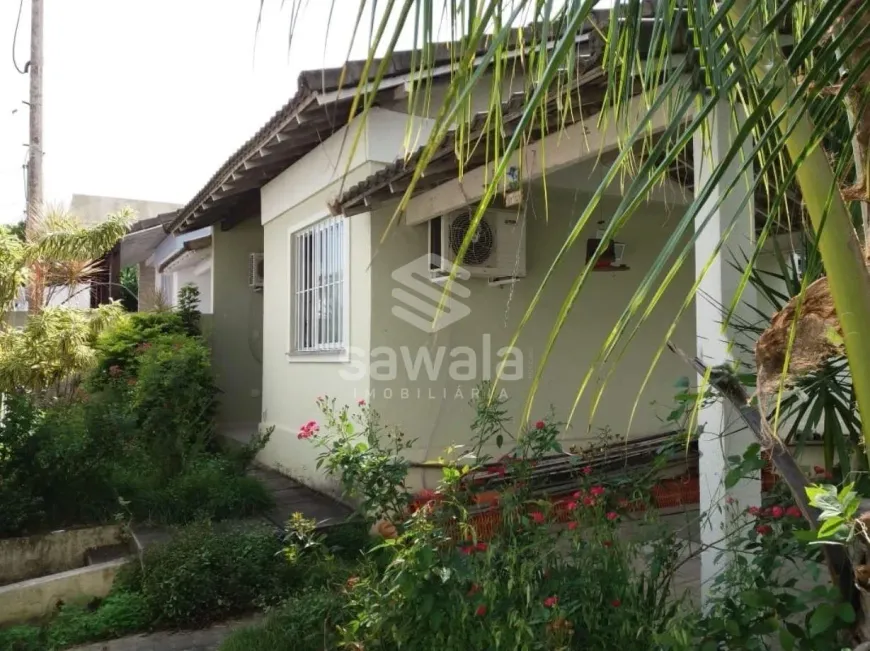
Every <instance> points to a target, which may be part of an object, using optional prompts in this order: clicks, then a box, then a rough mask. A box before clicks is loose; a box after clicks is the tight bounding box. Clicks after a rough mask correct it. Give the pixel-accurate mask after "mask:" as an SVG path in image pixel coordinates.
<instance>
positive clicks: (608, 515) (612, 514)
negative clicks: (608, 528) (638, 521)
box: [604, 511, 619, 522]
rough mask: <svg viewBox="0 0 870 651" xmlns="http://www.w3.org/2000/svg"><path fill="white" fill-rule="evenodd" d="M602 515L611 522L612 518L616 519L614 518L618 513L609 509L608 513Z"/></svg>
mask: <svg viewBox="0 0 870 651" xmlns="http://www.w3.org/2000/svg"><path fill="white" fill-rule="evenodd" d="M604 517H606V518H607V519H608V520H610V521H611V522H613V521H614V520H616V518H618V517H619V513H617V512H616V511H610V513H608V514H607V515H606V516H604Z"/></svg>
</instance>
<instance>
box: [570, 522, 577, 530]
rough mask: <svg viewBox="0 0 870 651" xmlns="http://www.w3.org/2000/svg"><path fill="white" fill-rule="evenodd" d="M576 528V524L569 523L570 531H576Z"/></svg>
mask: <svg viewBox="0 0 870 651" xmlns="http://www.w3.org/2000/svg"><path fill="white" fill-rule="evenodd" d="M576 528H577V523H576V522H569V523H568V529H570V530H571V531H574V529H576Z"/></svg>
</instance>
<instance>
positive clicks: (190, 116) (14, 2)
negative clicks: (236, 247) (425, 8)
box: [0, 0, 366, 222]
mask: <svg viewBox="0 0 870 651" xmlns="http://www.w3.org/2000/svg"><path fill="white" fill-rule="evenodd" d="M280 4H281V3H280V0H266V13H265V16H264V18H265V21H264V25H263V26H262V27H261V29H260V32H259V34H258V33H257V32H256V24H257V14H258V11H259V5H260V3H259V0H45V68H44V69H45V109H44V151H45V163H44V178H45V198H46V200H48V201H64V200H68V199H69V197H70V196H71V195H72V194H73V193H83V194H97V195H107V196H117V197H125V198H131V199H151V200H156V201H172V202H178V203H185V202H186V201H188V200H189V199H190V198H192V196H193V195H194V194H195V193H196V191H197V190H199V189H200V187H201V186H202V185H203V184H204V183H205V181H206V180H207V179H208V178H209V177H210V176H211V175H212V173H214V172H215V171H216V170H217V168H218V167H219V166H220V165H221V164H222V163H223V162H224V161H225V160H226V158H227V157H228V156H229V155H230V154H232V153H233V152H234V151H235V150H236V149H237V148H238V147H239V146H240V145H241V144H242V143H243V142H244V141H245V140H246V139H247V138H249V137H250V136H251V135H253V133H254V132H255V131H256V130H257V129H258V128H259V127H260V126H261V125H262V124H263V123H264V122H265V121H266V120H268V118H269V117H270V116H271V115H272V114H273V113H274V112H275V111H276V110H277V109H278V108H279V107H280V106H281V105H282V104H284V103H285V102H286V101H287V100H288V99H289V98H290V96H291V95H292V93H293V92H294V91H295V89H296V76H297V75H298V73H299V71H300V70H303V69H310V68H320V67H323V66H324V65H330V66H334V65H340V64H341V63H342V62H343V61H344V59H345V58H346V54H347V51H348V43H349V41H350V36H351V34H352V26H353V22H354V15H355V11H354V10H355V9H356V8H358V6H359V5H358V0H338V4H339V5H340V6H341V8H342V9H344V10H343V11H338V12H337V13H336V15H335V16H334V17H333V22H332V26H331V28H330V37H329V42H328V46H327V47H325V46H326V45H327V44H326V31H327V30H326V25H327V22H328V12H329V4H330V3H329V2H328V0H310V1H309V3H308V7H307V9H306V12H305V14H304V17H303V23H302V25H301V27H299V28H298V29H297V30H296V33H295V36H294V42H293V46H292V50H291V52H290V53H289V56H288V50H287V36H288V26H289V24H290V15H289V11H288V10H287V9H286V8H285V9H284V10H283V12H282V11H281V10H280ZM288 4H289V2H288ZM17 10H18V0H2V2H0V222H11V221H16V220H18V219H21V217H22V215H23V211H24V206H25V199H24V177H23V174H22V163H23V162H24V160H25V156H26V148H25V143H26V142H27V131H28V113H27V106H26V105H25V104H23V103H22V101H23V100H26V99H27V94H28V78H27V76H26V75H20V74H18V73H17V72H16V71H15V69H14V68H13V65H12V58H11V51H12V35H13V31H14V26H15V17H16V13H17ZM29 13H30V0H24V12H23V15H22V21H21V26H20V28H19V34H18V45H17V50H16V52H17V60H18V63H19V66H23V65H24V62H25V61H27V59H28V52H29V26H30V20H29ZM324 49H325V50H326V53H325V58H324ZM365 51H366V47H365V45H364V44H362V43H359V44H358V47H355V48H354V56H360V55H363V54H364V53H365Z"/></svg>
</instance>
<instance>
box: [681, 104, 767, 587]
mask: <svg viewBox="0 0 870 651" xmlns="http://www.w3.org/2000/svg"><path fill="white" fill-rule="evenodd" d="M733 112H734V108H733V107H732V106H731V105H729V104H726V103H724V102H723V103H720V104H719V106H718V107H717V108H716V109H715V110H714V111H713V113H712V114H711V117H710V119H709V122H708V127H709V130H708V134H707V137H706V138H705V137H704V136H703V135H702V134H701V133H698V134H696V135H695V141H694V166H695V189H696V190H695V191H696V192H700V191H701V189H702V188H703V187H704V186H705V185H706V184H707V183H708V180H709V179H710V178H711V176H712V173H713V171H714V170H715V168H716V167H717V166H718V165H719V163H720V161H722V160H723V159H724V158H725V156H726V155H727V153H728V150H729V149H730V147H731V140H732V138H733V136H734V134H735V133H736V131H737V128H736V126H735V125H734V117H733ZM704 140H707V141H706V142H704ZM748 150H749V148H748V147H747V148H745V151H747V152H748ZM742 162H743V161H742V160H735V161H733V162H732V164H731V165H729V168H728V170H727V171H726V173H725V174H724V175H723V176H722V178H720V179H719V181H718V182H717V185H716V187H715V188H714V189H713V192H712V193H711V194H710V196H709V198H708V200H707V202H706V203H705V205H704V207H702V208H701V210H700V212H699V213H698V215H697V217H696V230H698V229H700V228H701V223H702V221H703V220H705V219H706V218H707V217H709V218H710V219H709V222H708V223H707V225H706V226H705V227H704V228H703V230H701V231H700V233H699V236H698V239H697V240H696V242H695V274H696V277H697V276H700V274H701V273H703V270H704V268H705V267H706V266H707V264H708V262H709V261H710V259H711V257H712V256H713V253H714V251H715V247H716V246H717V245H718V244H719V242H721V241H722V240H723V238H725V237H726V234H727V231H728V228H729V226H730V224H731V223H732V221H733V220H734V218H735V216H738V221H737V222H736V225H735V227H734V229H733V230H732V231H731V233H730V235H727V239H726V240H725V241H724V245H723V246H722V249H721V251H720V253H719V255H717V256H716V257H715V259H713V261H712V264H710V267H709V268H708V269H707V272H706V274H705V275H704V278H703V280H702V281H701V284H700V286H699V288H698V293H697V295H696V298H695V323H696V334H697V353H698V356H699V357H700V358H701V359H702V360H703V361H704V362H705V363H706V364H707V365H709V366H715V365H718V364H723V363H727V362H730V361H732V360H733V359H735V358H740V357H741V354H740V352H739V351H738V350H737V349H736V348H734V347H733V342H734V340H735V333H734V332H733V330H732V329H731V328H729V329H728V330H727V331H726V332H725V333H723V332H722V323H723V321H724V317H725V313H726V311H727V309H728V307H729V306H730V305H731V301H732V300H733V297H734V296H735V294H736V292H737V290H738V287H739V282H740V277H741V271H739V270H738V269H735V268H734V266H733V264H732V263H733V262H734V261H735V257H736V259H737V260H738V261H742V259H743V255H742V254H741V251H745V252H747V253H748V252H749V251H751V250H752V248H753V247H754V242H755V227H754V202H753V201H752V200H751V199H750V200H749V201H748V202H747V204H746V205H745V206H743V207H742V208H741V207H740V204H741V203H742V201H743V200H744V198H745V197H746V195H747V193H749V192H750V190H749V188H751V186H752V176H751V172H745V173H744V174H742V175H741V178H739V179H738V181H737V185H735V186H734V188H733V189H732V190H731V191H730V192H729V191H728V187H729V186H730V185H731V183H732V182H733V181H734V179H735V178H737V176H738V174H740V166H741V165H742ZM722 196H724V197H725V198H724V200H723V201H722V202H721V203H719V205H718V206H716V203H717V201H719V198H720V197H722ZM755 301H756V292H755V290H754V288H753V287H751V286H750V285H747V287H746V288H745V289H744V291H743V295H742V298H741V305H742V307H738V309H737V310H736V311H735V313H734V316H733V317H732V321H734V320H737V319H741V317H742V318H743V319H747V320H749V321H750V322H754V321H755V320H757V316H755V315H754V313H753V312H752V311H751V310H749V309H748V308H747V307H746V305H747V304H749V305H754V304H755ZM747 361H748V362H751V359H750V360H747ZM698 422H699V424H700V425H701V426H703V433H702V434H701V436H700V440H699V444H698V445H699V449H700V453H701V454H700V456H701V458H700V461H699V471H700V488H701V504H700V508H701V515H702V523H701V544H702V545H703V546H704V550H703V551H702V553H701V595H702V601H705V600H706V595H707V594H708V591H709V589H710V587H711V585H712V581H713V578H714V577H715V576H716V575H717V574H718V573H719V572H721V571H722V569H723V568H724V567H725V565H726V564H727V562H728V557H727V555H723V554H721V552H722V549H723V548H724V547H725V543H726V541H725V540H724V539H725V537H726V536H727V535H728V533H729V532H730V531H731V530H733V517H732V514H733V513H736V512H737V511H742V510H745V509H746V508H748V507H749V506H757V505H758V504H760V500H761V481H760V479H759V478H758V477H756V478H752V479H746V480H742V481H740V482H739V483H738V484H737V485H736V486H734V487H732V488H730V489H726V488H725V483H724V479H725V475H726V474H727V472H728V470H729V462H728V457H730V456H734V455H740V456H742V455H743V453H744V451H745V450H746V448H747V447H748V446H749V445H751V444H752V443H754V442H755V439H754V437H753V434H752V432H750V431H749V430H748V428H746V427H745V426H744V424H743V421H742V420H741V419H740V416H739V415H738V414H737V412H736V410H734V409H733V408H732V407H731V406H730V405H728V404H725V403H723V402H722V401H717V402H715V403H713V404H711V405H710V406H708V407H705V408H704V409H702V410H701V413H700V415H699V420H698Z"/></svg>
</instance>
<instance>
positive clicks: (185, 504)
mask: <svg viewBox="0 0 870 651" xmlns="http://www.w3.org/2000/svg"><path fill="white" fill-rule="evenodd" d="M136 458H139V459H141V462H140V463H135V459H136ZM113 482H114V486H115V489H116V490H117V491H118V493H119V494H120V495H121V496H123V497H124V498H125V501H126V502H127V508H128V509H129V511H130V513H131V514H132V516H133V518H134V519H135V520H136V521H138V522H153V523H158V524H186V523H189V522H193V521H195V520H201V519H208V520H223V519H225V518H237V517H249V516H252V515H255V514H257V513H261V512H263V511H266V510H268V509H269V508H270V507H271V506H272V504H273V500H272V495H271V493H269V491H268V490H267V489H266V487H265V486H263V484H262V483H261V482H259V481H258V480H257V479H255V478H254V477H249V476H247V475H246V474H245V473H244V471H243V470H239V469H238V467H237V466H236V465H235V463H234V462H233V460H232V459H227V458H225V457H223V456H220V455H205V454H203V455H199V456H197V457H195V458H193V459H192V460H190V461H189V463H187V465H186V466H185V467H184V468H183V469H182V470H181V471H180V472H178V473H177V474H175V475H173V476H171V477H168V478H167V477H166V476H165V475H164V474H163V472H162V469H161V467H160V465H159V464H155V463H152V462H151V461H150V457H149V456H148V455H147V454H143V453H141V452H138V453H137V454H136V456H134V457H131V460H130V463H125V464H123V465H120V464H119V466H118V467H117V469H116V473H115V476H114V478H113Z"/></svg>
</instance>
